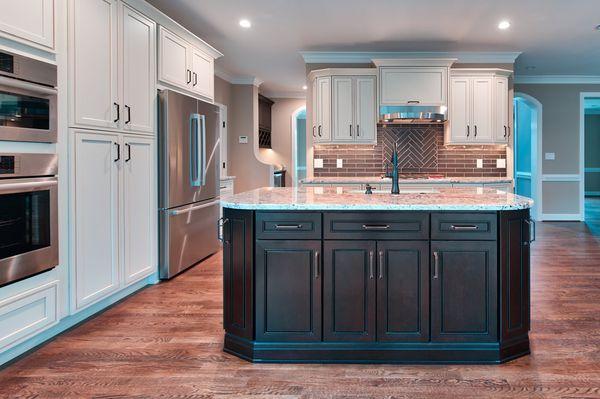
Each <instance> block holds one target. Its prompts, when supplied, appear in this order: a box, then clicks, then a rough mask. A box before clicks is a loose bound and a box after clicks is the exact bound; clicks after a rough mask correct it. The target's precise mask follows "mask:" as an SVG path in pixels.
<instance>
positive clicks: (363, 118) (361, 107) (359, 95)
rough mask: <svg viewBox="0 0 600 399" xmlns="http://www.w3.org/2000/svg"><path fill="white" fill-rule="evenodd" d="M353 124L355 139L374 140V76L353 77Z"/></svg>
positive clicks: (375, 122) (375, 129)
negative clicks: (354, 89) (354, 87)
mask: <svg viewBox="0 0 600 399" xmlns="http://www.w3.org/2000/svg"><path fill="white" fill-rule="evenodd" d="M355 83H356V93H355V99H354V104H355V111H354V115H355V124H356V129H355V132H356V141H368V142H372V141H375V136H376V134H377V125H376V124H377V116H376V110H375V108H376V104H377V97H376V88H375V86H376V85H375V77H374V76H358V77H356V78H355Z"/></svg>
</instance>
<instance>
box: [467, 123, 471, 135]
mask: <svg viewBox="0 0 600 399" xmlns="http://www.w3.org/2000/svg"><path fill="white" fill-rule="evenodd" d="M470 135H471V127H470V126H469V125H467V137H469V136H470Z"/></svg>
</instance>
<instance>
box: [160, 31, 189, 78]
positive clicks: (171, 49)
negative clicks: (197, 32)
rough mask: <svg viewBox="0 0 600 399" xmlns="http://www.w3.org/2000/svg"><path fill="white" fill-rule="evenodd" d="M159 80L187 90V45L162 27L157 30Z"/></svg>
mask: <svg viewBox="0 0 600 399" xmlns="http://www.w3.org/2000/svg"><path fill="white" fill-rule="evenodd" d="M159 32H160V39H159V60H158V68H159V69H158V75H159V79H160V80H162V81H163V82H165V83H168V84H172V85H175V86H179V87H181V88H184V89H188V88H189V87H188V84H189V82H190V76H189V75H190V72H188V71H189V69H188V59H189V51H190V47H189V44H188V43H187V42H186V41H185V40H183V39H182V38H180V37H179V36H177V35H175V34H173V33H171V32H169V31H168V30H166V29H165V28H163V27H160V28H159Z"/></svg>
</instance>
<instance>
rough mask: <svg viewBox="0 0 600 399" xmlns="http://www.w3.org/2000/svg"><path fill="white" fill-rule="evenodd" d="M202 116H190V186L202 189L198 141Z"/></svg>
mask: <svg viewBox="0 0 600 399" xmlns="http://www.w3.org/2000/svg"><path fill="white" fill-rule="evenodd" d="M199 121H200V115H198V114H191V115H190V185H191V186H192V187H200V186H201V185H202V175H201V173H200V167H199V165H198V164H199V161H200V160H199V159H198V158H199V157H198V155H199V154H198V141H199V140H200V138H199V137H198V136H199V134H198V133H199V129H198V128H199V126H198V125H199Z"/></svg>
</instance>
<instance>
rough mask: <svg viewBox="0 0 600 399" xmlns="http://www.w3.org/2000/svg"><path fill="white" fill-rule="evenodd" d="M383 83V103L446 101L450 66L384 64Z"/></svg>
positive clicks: (434, 104) (381, 79) (436, 103)
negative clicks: (388, 65) (391, 65)
mask: <svg viewBox="0 0 600 399" xmlns="http://www.w3.org/2000/svg"><path fill="white" fill-rule="evenodd" d="M379 87H380V88H379V90H380V98H379V101H380V105H427V106H441V105H446V104H447V102H448V100H447V99H448V68H447V67H380V68H379Z"/></svg>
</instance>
